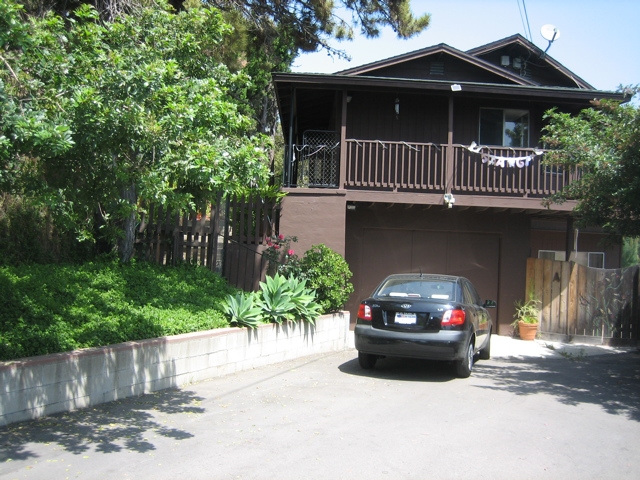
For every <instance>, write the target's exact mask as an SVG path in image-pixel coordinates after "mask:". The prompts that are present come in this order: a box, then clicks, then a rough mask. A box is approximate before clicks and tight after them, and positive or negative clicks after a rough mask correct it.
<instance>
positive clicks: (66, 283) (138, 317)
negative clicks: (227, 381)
mask: <svg viewBox="0 0 640 480" xmlns="http://www.w3.org/2000/svg"><path fill="white" fill-rule="evenodd" d="M230 293H235V289H234V288H233V287H230V286H229V285H228V284H227V282H226V281H225V280H224V279H222V278H221V277H220V276H219V275H218V274H215V273H213V272H211V271H209V270H208V269H206V268H204V267H197V266H192V265H182V266H179V267H164V266H160V265H155V264H151V263H141V262H133V263H131V264H128V265H123V264H120V263H118V262H116V261H98V262H91V263H86V264H84V265H23V266H19V267H11V266H1V267H0V360H11V359H15V358H21V357H29V356H34V355H45V354H49V353H58V352H66V351H70V350H75V349H78V348H87V347H98V346H104V345H110V344H114V343H121V342H126V341H132V340H142V339H145V338H155V337H162V336H166V335H177V334H180V333H188V332H195V331H201V330H210V329H214V328H221V327H226V326H228V325H229V323H228V320H227V317H226V315H225V314H224V312H223V308H222V305H223V302H224V299H225V298H226V296H227V295H228V294H230Z"/></svg>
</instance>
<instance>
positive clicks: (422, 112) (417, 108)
mask: <svg viewBox="0 0 640 480" xmlns="http://www.w3.org/2000/svg"><path fill="white" fill-rule="evenodd" d="M396 98H398V99H399V100H400V114H399V115H396V113H395V99H396ZM348 109H349V119H348V121H347V138H357V139H362V140H382V141H384V140H388V141H400V140H401V141H405V142H420V143H438V144H440V143H446V142H447V122H448V100H447V98H446V97H440V96H419V95H410V94H406V93H404V94H403V93H397V94H373V93H364V92H356V93H354V94H353V96H352V100H351V102H350V103H349V107H348Z"/></svg>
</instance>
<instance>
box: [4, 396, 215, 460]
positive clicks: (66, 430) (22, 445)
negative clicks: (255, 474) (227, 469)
mask: <svg viewBox="0 0 640 480" xmlns="http://www.w3.org/2000/svg"><path fill="white" fill-rule="evenodd" d="M201 401H202V398H201V397H197V396H195V395H194V394H193V393H192V392H189V391H184V390H163V391H161V392H157V393H152V394H147V395H143V396H140V397H135V398H127V399H124V400H123V401H118V400H116V401H113V402H109V403H105V404H101V405H97V406H95V407H90V408H85V409H82V410H77V411H74V412H68V413H60V414H54V415H50V416H48V417H42V418H40V419H37V420H31V421H27V422H21V423H16V424H11V425H8V426H6V427H2V430H3V431H2V443H0V463H3V462H6V461H10V460H26V459H29V458H34V457H37V456H38V455H37V454H35V453H34V452H32V451H31V450H29V447H28V445H29V444H30V443H39V444H55V445H59V446H60V447H61V448H62V449H63V450H66V451H68V452H70V453H73V454H76V455H77V454H83V453H86V452H89V451H96V452H101V453H114V452H120V451H123V450H130V451H134V452H138V453H147V452H150V451H153V450H155V446H154V444H153V443H151V442H150V441H149V439H148V436H149V431H152V432H153V433H155V434H156V435H160V436H163V437H169V438H172V439H175V440H184V439H186V438H190V437H192V435H191V434H190V433H188V432H185V431H183V430H180V429H176V428H171V427H168V426H166V425H163V424H162V421H161V419H159V418H158V417H160V416H162V415H164V414H167V415H168V414H176V413H185V414H190V413H202V412H203V411H204V409H203V408H201V407H200V406H199V403H200V402H201Z"/></svg>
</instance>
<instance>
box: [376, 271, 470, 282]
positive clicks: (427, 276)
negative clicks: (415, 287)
mask: <svg viewBox="0 0 640 480" xmlns="http://www.w3.org/2000/svg"><path fill="white" fill-rule="evenodd" d="M392 279H393V280H395V279H398V280H401V279H405V280H429V281H438V280H440V281H446V282H457V281H458V280H460V279H465V278H464V277H458V276H454V275H441V274H436V273H395V274H393V275H389V276H388V277H386V278H385V279H384V281H387V280H392ZM465 280H466V279H465Z"/></svg>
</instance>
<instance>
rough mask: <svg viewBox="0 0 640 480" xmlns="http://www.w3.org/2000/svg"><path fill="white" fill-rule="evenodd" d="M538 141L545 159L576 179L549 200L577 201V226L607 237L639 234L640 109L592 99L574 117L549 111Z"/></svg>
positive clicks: (630, 105)
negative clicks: (544, 146)
mask: <svg viewBox="0 0 640 480" xmlns="http://www.w3.org/2000/svg"><path fill="white" fill-rule="evenodd" d="M545 119H546V120H547V122H548V125H547V126H546V127H545V128H544V136H543V138H542V141H543V142H544V143H546V144H547V145H548V146H549V147H550V148H551V151H550V152H548V153H547V154H546V155H545V163H546V164H548V165H557V166H561V167H562V168H564V169H566V170H568V171H577V172H578V173H579V174H580V177H579V179H578V180H577V181H575V182H572V183H571V184H569V185H568V186H566V187H565V188H564V189H563V190H562V191H561V192H560V193H558V194H556V195H554V196H552V197H551V198H549V199H548V200H547V202H548V203H551V202H554V203H562V202H564V201H566V200H577V201H578V205H577V206H576V208H575V210H574V213H575V216H576V220H577V225H578V226H583V227H584V226H598V227H601V228H602V229H603V230H604V231H605V232H606V233H608V234H609V235H610V236H611V237H620V236H626V237H637V236H640V111H639V110H638V108H637V107H636V106H634V105H632V104H622V105H621V104H618V103H616V102H612V101H594V102H593V108H589V109H585V110H582V111H581V112H580V113H579V114H578V115H576V116H572V115H570V114H567V113H560V112H558V111H555V110H550V111H548V112H547V113H546V114H545Z"/></svg>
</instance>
